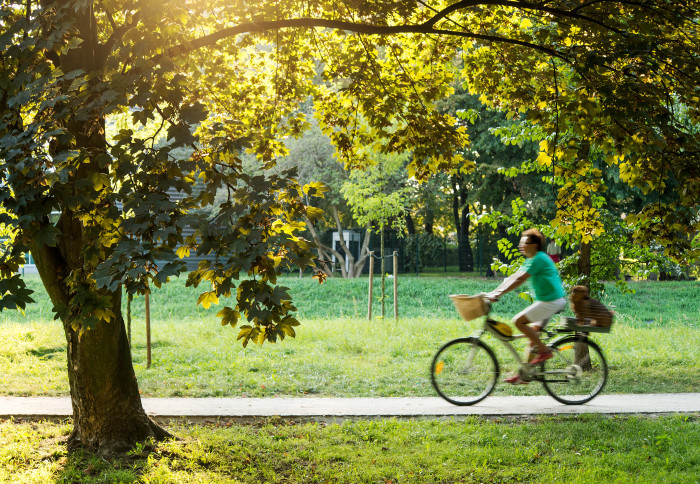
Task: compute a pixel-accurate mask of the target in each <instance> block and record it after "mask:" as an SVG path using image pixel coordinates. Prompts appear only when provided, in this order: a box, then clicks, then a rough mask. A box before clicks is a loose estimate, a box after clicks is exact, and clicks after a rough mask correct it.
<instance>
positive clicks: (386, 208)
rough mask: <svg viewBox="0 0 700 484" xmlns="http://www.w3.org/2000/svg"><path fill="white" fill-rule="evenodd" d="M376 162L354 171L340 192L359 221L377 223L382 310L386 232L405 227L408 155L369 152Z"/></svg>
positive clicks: (370, 223)
mask: <svg viewBox="0 0 700 484" xmlns="http://www.w3.org/2000/svg"><path fill="white" fill-rule="evenodd" d="M369 156H370V157H371V158H373V160H374V162H375V165H374V166H371V167H369V168H366V169H365V170H363V171H359V170H356V171H353V172H352V173H351V174H350V179H349V180H348V181H347V182H345V184H344V185H343V188H342V189H341V192H342V193H343V196H344V197H345V198H346V199H347V201H348V204H349V205H350V207H351V208H352V213H353V215H354V217H355V219H356V220H357V221H358V223H360V224H362V225H365V224H367V225H370V226H374V227H376V230H377V231H378V232H379V239H380V244H379V247H380V248H379V257H380V259H381V265H380V267H381V274H382V279H381V281H382V284H381V287H382V296H381V308H382V309H381V314H382V317H384V309H385V304H384V303H385V295H386V292H385V289H386V288H385V276H386V254H384V236H385V229H386V227H387V226H388V225H391V227H392V228H394V229H396V230H397V231H401V230H403V228H404V218H403V214H404V212H405V210H406V194H407V192H408V190H409V188H408V187H407V186H406V185H405V179H404V174H405V162H406V160H407V159H408V156H407V155H376V154H375V155H369Z"/></svg>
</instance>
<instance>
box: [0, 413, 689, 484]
mask: <svg viewBox="0 0 700 484" xmlns="http://www.w3.org/2000/svg"><path fill="white" fill-rule="evenodd" d="M169 430H171V431H172V432H174V433H175V434H177V435H178V436H179V437H180V440H174V441H168V442H164V443H160V444H157V445H156V446H155V447H154V448H152V449H144V448H143V447H139V448H136V449H134V450H133V451H132V452H130V454H129V455H128V456H127V457H126V458H123V459H118V460H106V459H103V458H100V457H97V456H94V455H88V454H83V453H76V454H72V455H67V454H66V449H65V445H63V444H62V440H64V439H65V438H66V436H67V435H68V433H69V431H70V426H69V425H67V424H50V423H24V424H18V423H13V422H0V481H2V482H12V483H37V482H59V483H98V482H100V483H101V482H109V483H117V482H123V483H126V482H149V483H183V482H188V483H195V482H201V483H224V482H226V483H255V484H257V483H260V482H266V483H267V482H269V483H273V482H286V483H317V482H318V483H320V482H324V483H325V482H330V483H383V484H386V483H436V482H442V483H444V482H467V483H471V482H567V483H589V482H616V483H635V484H642V483H657V482H673V483H676V484H681V483H696V482H698V481H699V480H700V447H699V446H698V445H697V442H698V441H700V422H699V421H698V415H694V416H669V417H659V418H641V417H605V416H599V415H595V416H594V415H591V416H582V417H575V418H574V417H536V418H532V419H528V420H514V419H499V420H485V419H479V418H467V419H464V420H452V419H442V420H437V419H433V420H394V419H391V420H369V421H348V422H345V423H342V424H332V425H324V424H304V425H299V424H296V425H295V424H291V425H290V424H288V423H284V422H280V421H274V420H270V421H268V422H266V423H264V424H262V425H259V426H240V425H236V424H233V425H232V424H230V422H220V423H219V424H216V425H208V426H184V425H180V424H173V425H172V426H171V427H169Z"/></svg>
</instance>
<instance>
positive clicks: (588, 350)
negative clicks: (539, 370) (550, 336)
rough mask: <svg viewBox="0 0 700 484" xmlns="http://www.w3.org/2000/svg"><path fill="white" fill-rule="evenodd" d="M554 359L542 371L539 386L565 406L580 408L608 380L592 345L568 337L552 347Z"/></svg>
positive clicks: (584, 339) (583, 339) (604, 365)
mask: <svg viewBox="0 0 700 484" xmlns="http://www.w3.org/2000/svg"><path fill="white" fill-rule="evenodd" d="M552 351H553V352H554V356H553V357H552V358H550V359H549V360H546V361H545V362H544V363H543V365H542V367H543V370H544V372H543V373H544V374H543V376H542V383H543V385H544V389H545V390H547V393H549V394H550V395H551V396H552V398H554V399H555V400H557V401H558V402H561V403H565V404H567V405H580V404H582V403H586V402H588V401H590V400H592V399H593V397H595V396H596V395H598V393H600V391H601V390H602V389H603V387H604V386H605V382H606V381H607V379H608V364H607V362H606V361H605V357H604V356H603V353H602V352H601V350H600V347H598V345H597V344H595V343H594V342H593V341H589V340H588V338H587V337H585V336H570V337H567V338H564V339H562V340H560V341H558V342H556V343H555V344H554V345H553V346H552Z"/></svg>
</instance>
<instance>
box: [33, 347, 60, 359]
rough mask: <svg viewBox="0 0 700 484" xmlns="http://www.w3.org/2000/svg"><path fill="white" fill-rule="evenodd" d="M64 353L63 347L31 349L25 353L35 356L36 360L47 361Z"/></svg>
mask: <svg viewBox="0 0 700 484" xmlns="http://www.w3.org/2000/svg"><path fill="white" fill-rule="evenodd" d="M65 352H66V347H65V346H54V347H51V348H49V347H46V346H41V347H39V348H36V349H32V350H29V351H27V354H29V355H32V356H36V357H37V358H39V359H41V360H48V359H51V358H53V357H55V356H58V355H60V354H62V353H65Z"/></svg>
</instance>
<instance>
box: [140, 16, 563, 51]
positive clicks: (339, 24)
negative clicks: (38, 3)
mask: <svg viewBox="0 0 700 484" xmlns="http://www.w3.org/2000/svg"><path fill="white" fill-rule="evenodd" d="M317 27H322V28H328V29H335V30H345V31H349V32H354V33H359V34H366V35H395V34H412V33H413V34H432V35H450V36H456V37H463V38H470V39H477V40H484V41H489V42H497V43H510V44H515V45H520V46H523V47H527V48H531V49H535V50H538V51H541V52H543V53H545V54H547V55H551V56H555V57H558V58H561V59H565V57H564V55H563V54H561V53H560V52H558V51H556V50H554V49H551V48H548V47H544V46H541V45H537V44H532V43H530V42H525V41H522V40H516V39H508V38H505V37H499V36H495V35H483V34H476V33H473V32H459V31H455V30H445V29H434V28H433V25H432V23H431V21H430V20H429V21H428V22H426V23H423V24H418V25H370V24H363V23H355V22H346V21H343V20H330V19H319V18H297V19H283V20H270V21H263V22H253V23H246V24H240V25H236V26H234V27H229V28H226V29H222V30H219V31H217V32H214V33H212V34H209V35H205V36H203V37H199V38H197V39H194V40H192V41H191V42H190V43H188V44H187V45H178V46H175V47H171V48H170V49H168V50H167V52H166V53H164V54H161V55H158V56H155V57H154V58H153V60H154V61H155V62H158V61H159V60H160V59H161V58H162V57H163V56H167V57H169V58H172V57H177V56H179V55H183V54H187V53H189V52H192V51H194V50H197V49H201V48H203V47H211V46H213V45H216V43H217V42H219V41H221V40H224V39H227V38H230V37H234V36H236V35H240V34H250V33H263V32H268V31H272V30H277V29H284V28H307V29H312V28H317Z"/></svg>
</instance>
